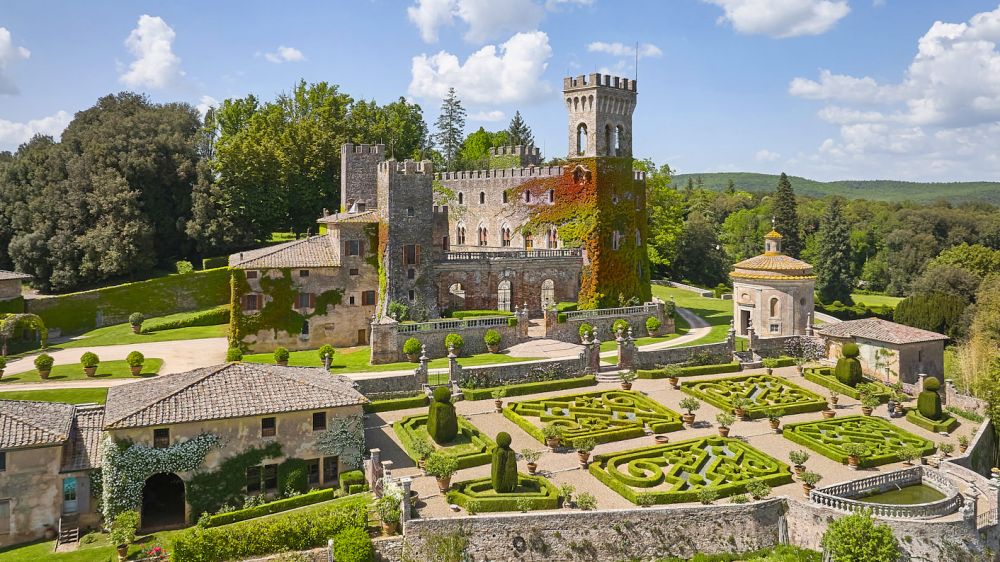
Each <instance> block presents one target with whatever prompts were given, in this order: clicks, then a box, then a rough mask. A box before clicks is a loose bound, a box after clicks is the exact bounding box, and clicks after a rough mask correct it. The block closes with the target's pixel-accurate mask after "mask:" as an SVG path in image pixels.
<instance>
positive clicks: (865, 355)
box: [817, 318, 948, 384]
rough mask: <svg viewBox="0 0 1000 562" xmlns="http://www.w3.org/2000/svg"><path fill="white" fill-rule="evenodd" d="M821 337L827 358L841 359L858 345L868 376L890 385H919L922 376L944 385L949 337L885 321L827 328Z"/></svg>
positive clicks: (823, 330)
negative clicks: (843, 352)
mask: <svg viewBox="0 0 1000 562" xmlns="http://www.w3.org/2000/svg"><path fill="white" fill-rule="evenodd" d="M817 333H818V334H819V335H821V336H823V338H824V339H825V340H826V344H827V355H828V357H829V358H830V359H834V360H835V359H837V358H839V357H840V355H841V349H842V348H843V345H844V344H845V343H849V342H854V343H856V344H858V349H859V350H860V351H861V355H860V356H859V357H858V359H859V360H860V361H861V366H862V368H863V369H864V371H865V374H868V375H871V376H872V377H874V378H877V379H878V380H882V381H885V382H887V383H895V382H901V383H904V384H915V383H916V382H917V381H918V379H919V376H918V375H920V374H926V375H929V376H933V377H937V378H938V380H940V381H941V382H942V383H944V344H945V342H947V341H948V336H945V335H943V334H938V333H936V332H930V331H927V330H921V329H920V328H914V327H911V326H904V325H903V324H897V323H895V322H890V321H888V320H882V319H881V318H863V319H861V320H849V321H847V322H837V323H835V324H826V325H824V326H823V327H822V328H820V329H819V330H817Z"/></svg>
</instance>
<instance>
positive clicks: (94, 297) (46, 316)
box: [25, 268, 230, 334]
mask: <svg viewBox="0 0 1000 562" xmlns="http://www.w3.org/2000/svg"><path fill="white" fill-rule="evenodd" d="M229 295H230V289H229V269H228V268H219V269H209V270H205V271H195V272H191V273H184V274H179V275H168V276H166V277H157V278H155V279H149V280H146V281H137V282H135V283H126V284H124V285H115V286H114V287H104V288H102V289H94V290H91V291H83V292H80V293H70V294H66V295H56V296H37V297H34V298H29V299H27V300H26V301H25V308H26V311H27V312H30V313H32V314H37V315H38V316H40V317H41V318H42V321H43V322H45V327H46V328H48V329H49V330H52V329H57V330H60V331H61V332H62V333H63V334H77V333H80V332H86V331H87V330H93V329H94V328H99V327H101V326H108V325H111V324H120V323H123V322H127V321H128V316H129V314H132V313H133V312H141V313H142V314H144V315H145V316H146V317H151V316H164V315H167V314H174V313H177V312H186V311H190V310H200V309H203V308H212V307H214V306H219V305H223V304H227V303H229Z"/></svg>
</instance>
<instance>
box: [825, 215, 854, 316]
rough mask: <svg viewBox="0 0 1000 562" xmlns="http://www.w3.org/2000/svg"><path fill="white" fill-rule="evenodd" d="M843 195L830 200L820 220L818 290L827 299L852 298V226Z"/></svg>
mask: <svg viewBox="0 0 1000 562" xmlns="http://www.w3.org/2000/svg"><path fill="white" fill-rule="evenodd" d="M840 205H841V204H840V200H839V199H833V200H831V201H830V205H829V206H828V207H827V208H826V213H824V214H823V218H822V219H821V220H820V223H819V231H818V232H817V235H818V238H819V252H818V255H817V259H816V264H815V269H816V292H818V293H819V298H820V300H821V301H822V302H824V303H832V302H833V301H840V302H842V303H847V304H849V303H850V302H851V289H852V288H853V287H854V275H853V273H852V269H851V227H850V226H849V225H848V224H847V221H846V220H844V216H843V214H842V213H841V206H840Z"/></svg>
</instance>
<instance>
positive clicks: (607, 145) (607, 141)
mask: <svg viewBox="0 0 1000 562" xmlns="http://www.w3.org/2000/svg"><path fill="white" fill-rule="evenodd" d="M611 147H612V145H611V125H605V126H604V150H606V151H607V155H608V156H614V155H615V153H614V151H613V150H612V148H611Z"/></svg>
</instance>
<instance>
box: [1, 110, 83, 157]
mask: <svg viewBox="0 0 1000 562" xmlns="http://www.w3.org/2000/svg"><path fill="white" fill-rule="evenodd" d="M72 119H73V116H72V115H70V114H69V113H67V112H65V111H57V112H56V113H55V114H53V115H49V116H48V117H42V118H41V119H32V120H31V121H28V122H27V123H16V122H13V121H7V120H5V119H0V150H15V149H17V147H18V145H20V144H22V143H25V142H28V141H29V140H31V137H33V136H35V135H39V134H41V135H51V136H52V137H55V138H57V139H58V138H59V135H61V134H62V132H63V129H65V128H66V126H67V125H69V122H70V121H71V120H72Z"/></svg>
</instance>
